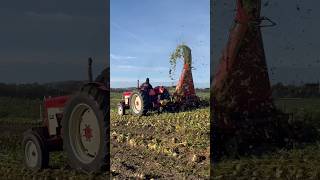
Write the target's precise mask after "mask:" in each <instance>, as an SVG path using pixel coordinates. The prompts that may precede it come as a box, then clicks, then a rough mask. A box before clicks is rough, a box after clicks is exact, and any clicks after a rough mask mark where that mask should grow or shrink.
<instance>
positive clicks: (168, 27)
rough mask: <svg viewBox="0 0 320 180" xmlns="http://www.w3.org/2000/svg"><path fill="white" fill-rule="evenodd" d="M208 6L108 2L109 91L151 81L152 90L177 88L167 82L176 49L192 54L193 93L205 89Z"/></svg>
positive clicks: (187, 0)
mask: <svg viewBox="0 0 320 180" xmlns="http://www.w3.org/2000/svg"><path fill="white" fill-rule="evenodd" d="M209 8H210V1H209V0H201V1H197V0H161V1H153V0H139V1H132V0H111V1H110V11H111V12H110V28H111V29H110V69H111V70H110V71H111V72H110V73H111V76H110V81H111V87H113V88H116V87H129V86H135V85H136V81H137V80H138V79H139V80H140V82H141V81H144V80H145V78H146V77H149V78H150V82H151V84H152V85H161V84H163V85H171V84H174V85H175V84H176V81H178V80H179V75H180V72H181V70H182V67H181V65H182V63H181V62H180V64H178V66H177V69H176V77H175V80H173V81H172V80H171V79H170V78H169V74H168V72H169V67H170V64H169V56H170V53H171V52H172V51H173V50H174V49H175V47H176V46H177V45H178V44H180V43H185V44H187V45H188V46H189V47H190V48H191V50H192V58H193V66H194V68H195V69H194V70H193V78H194V82H195V85H196V87H209V83H210V9H209Z"/></svg>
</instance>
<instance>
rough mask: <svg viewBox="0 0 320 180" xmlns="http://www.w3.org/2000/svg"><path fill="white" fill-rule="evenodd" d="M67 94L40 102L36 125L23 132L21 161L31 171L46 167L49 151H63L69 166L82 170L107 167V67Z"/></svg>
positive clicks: (88, 170) (90, 60) (93, 170)
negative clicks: (40, 116)
mask: <svg viewBox="0 0 320 180" xmlns="http://www.w3.org/2000/svg"><path fill="white" fill-rule="evenodd" d="M91 64H92V59H91V58H90V59H89V68H88V72H89V82H88V83H86V84H84V85H83V86H82V87H81V89H80V91H79V92H77V93H75V94H74V95H70V96H61V97H49V98H45V99H44V102H43V106H44V116H43V123H42V126H40V127H34V128H31V129H29V130H27V131H26V132H25V133H24V136H23V141H22V146H23V150H24V164H25V166H26V167H27V168H29V169H32V170H39V169H42V168H46V167H48V164H49V154H50V152H53V151H64V152H65V153H66V155H67V158H68V164H69V165H70V167H71V168H73V169H76V170H82V171H86V172H98V171H101V170H105V171H106V170H109V163H108V162H109V154H108V152H109V139H110V135H109V120H108V119H109V118H108V116H109V89H108V88H109V86H108V84H107V80H108V76H109V68H106V69H105V70H104V71H103V72H102V73H101V75H99V76H98V77H97V78H96V79H95V80H94V81H92V71H91Z"/></svg>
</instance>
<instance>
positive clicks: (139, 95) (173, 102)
mask: <svg viewBox="0 0 320 180" xmlns="http://www.w3.org/2000/svg"><path fill="white" fill-rule="evenodd" d="M178 49H181V51H182V56H183V60H184V65H183V70H182V73H181V76H180V79H179V81H178V84H177V86H176V89H175V91H174V92H173V94H172V95H171V94H170V93H169V90H168V89H167V88H165V87H163V86H157V87H155V88H152V86H151V85H150V84H149V78H147V80H146V82H145V83H146V84H147V85H146V86H145V85H144V84H145V83H144V84H142V85H141V86H139V81H138V87H137V90H136V91H125V92H123V94H122V100H121V101H120V102H119V104H118V114H119V115H121V116H122V115H125V114H126V111H127V110H130V111H131V113H132V114H134V115H138V116H141V115H146V114H147V113H148V112H150V111H158V113H160V112H163V111H169V112H177V111H184V110H186V109H189V108H195V107H199V106H200V99H199V97H198V96H197V95H196V92H195V89H194V83H193V78H192V70H191V62H192V61H191V49H190V48H189V47H188V46H186V45H180V46H178Z"/></svg>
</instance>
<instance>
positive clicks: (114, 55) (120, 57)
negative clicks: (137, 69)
mask: <svg viewBox="0 0 320 180" xmlns="http://www.w3.org/2000/svg"><path fill="white" fill-rule="evenodd" d="M110 58H111V59H113V60H130V59H136V58H137V57H134V56H120V55H116V54H112V53H111V54H110Z"/></svg>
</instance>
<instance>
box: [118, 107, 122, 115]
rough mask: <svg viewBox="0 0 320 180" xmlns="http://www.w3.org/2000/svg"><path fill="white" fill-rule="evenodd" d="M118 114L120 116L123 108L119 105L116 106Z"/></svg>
mask: <svg viewBox="0 0 320 180" xmlns="http://www.w3.org/2000/svg"><path fill="white" fill-rule="evenodd" d="M118 114H119V115H122V114H123V108H122V106H121V105H119V106H118Z"/></svg>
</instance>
